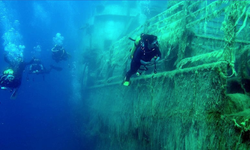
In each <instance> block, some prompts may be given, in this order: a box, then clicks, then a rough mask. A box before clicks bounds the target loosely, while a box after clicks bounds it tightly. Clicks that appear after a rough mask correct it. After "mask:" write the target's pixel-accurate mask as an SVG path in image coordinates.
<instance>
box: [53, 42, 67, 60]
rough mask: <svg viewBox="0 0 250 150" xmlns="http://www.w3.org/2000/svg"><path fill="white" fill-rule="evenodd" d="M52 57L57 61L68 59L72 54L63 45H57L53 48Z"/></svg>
mask: <svg viewBox="0 0 250 150" xmlns="http://www.w3.org/2000/svg"><path fill="white" fill-rule="evenodd" d="M51 51H52V59H54V60H55V61H56V62H57V63H58V62H60V61H63V60H67V59H68V58H69V57H70V54H69V53H68V52H66V51H65V49H64V48H63V47H62V46H59V45H55V46H54V47H53V48H52V49H51Z"/></svg>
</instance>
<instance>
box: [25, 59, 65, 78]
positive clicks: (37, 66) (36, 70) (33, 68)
mask: <svg viewBox="0 0 250 150" xmlns="http://www.w3.org/2000/svg"><path fill="white" fill-rule="evenodd" d="M52 69H54V70H57V71H61V70H62V68H60V67H55V66H53V65H50V68H49V69H46V68H45V67H44V65H43V64H42V62H41V61H40V60H39V59H35V60H34V62H33V63H32V64H30V66H29V74H49V73H50V72H51V70H52Z"/></svg>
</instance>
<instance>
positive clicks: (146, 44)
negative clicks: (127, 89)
mask: <svg viewBox="0 0 250 150" xmlns="http://www.w3.org/2000/svg"><path fill="white" fill-rule="evenodd" d="M130 39H131V38H130ZM131 40H133V39H131ZM133 41H135V43H134V46H133V48H132V49H131V58H132V61H131V64H130V70H129V71H128V72H127V74H126V76H125V78H124V81H123V85H124V86H129V85H130V77H131V76H132V75H133V74H135V73H136V74H137V75H140V74H141V73H140V72H138V70H145V71H146V70H147V67H146V66H147V65H150V64H154V65H155V68H154V73H156V62H157V61H159V59H160V58H161V52H160V50H159V45H158V41H157V36H155V35H149V34H143V33H142V34H141V36H140V37H138V38H137V39H136V40H133ZM141 66H144V68H145V69H140V67H141Z"/></svg>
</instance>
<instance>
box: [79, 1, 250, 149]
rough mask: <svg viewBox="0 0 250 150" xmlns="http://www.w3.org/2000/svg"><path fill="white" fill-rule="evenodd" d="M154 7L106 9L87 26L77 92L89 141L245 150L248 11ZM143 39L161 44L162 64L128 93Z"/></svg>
mask: <svg viewBox="0 0 250 150" xmlns="http://www.w3.org/2000/svg"><path fill="white" fill-rule="evenodd" d="M151 2H152V5H150V6H149V5H146V4H144V5H146V6H147V8H148V10H149V11H150V10H152V13H151V15H148V14H147V15H145V14H146V12H145V9H143V11H142V10H140V9H138V6H135V7H134V8H130V7H123V8H117V7H118V6H115V5H114V4H112V5H111V4H108V3H107V4H104V5H101V6H99V7H97V8H98V10H97V11H96V13H95V14H94V15H93V16H92V19H90V21H89V25H88V27H87V28H86V30H87V31H88V32H86V35H85V38H86V40H85V44H86V41H87V42H89V44H88V46H86V47H84V52H83V54H82V55H83V57H81V60H80V62H81V63H80V64H78V65H80V66H81V70H79V73H78V79H77V82H79V83H80V88H78V89H76V91H78V93H79V95H80V96H81V98H82V99H83V100H84V101H85V103H86V105H88V110H87V111H88V113H89V114H90V117H89V118H86V119H87V120H88V124H86V125H85V128H84V129H85V130H86V134H88V136H89V138H91V139H95V141H96V143H95V144H96V149H102V150H117V149H124V150H135V149H141V150H163V149H168V150H169V149H200V150H204V149H225V150H226V149H249V148H250V146H249V144H250V143H249V141H250V138H249V137H250V136H249V135H250V95H249V92H250V72H249V69H250V61H249V60H250V59H249V58H250V57H249V49H250V36H249V30H250V29H249V27H250V24H249V20H250V7H249V6H250V1H227V0H217V1H207V0H206V1H201V0H197V1H170V2H168V3H166V2H162V1H158V2H153V1H151ZM125 4H126V3H125V2H124V6H126V5H125ZM141 6H143V5H142V4H140V8H141ZM160 6H161V7H160ZM114 8H116V9H118V10H124V11H120V12H125V13H120V12H119V11H117V12H114V13H112V11H107V10H109V9H112V10H115V9H114ZM156 8H159V9H158V11H157V9H156ZM135 12H136V13H135ZM141 14H144V16H146V18H144V20H143V17H142V16H143V15H141ZM142 20H143V21H142ZM141 22H143V23H142V24H141ZM105 26H109V27H110V26H112V29H108V28H105ZM118 26H119V27H121V28H116V27H118ZM101 27H103V30H104V32H103V33H101V32H100V30H99V29H100V28H101ZM141 33H146V34H154V35H157V36H158V41H159V45H160V50H161V52H162V58H161V60H160V61H159V62H158V63H157V73H154V66H149V70H148V71H146V72H143V74H142V75H141V76H139V77H136V76H133V77H132V84H131V85H130V86H129V87H124V86H122V85H121V83H122V80H123V78H124V75H125V74H126V72H127V71H128V70H129V68H130V61H131V59H130V51H129V50H130V49H131V48H132V46H133V41H131V40H129V38H133V39H136V38H137V36H139V35H140V34H141ZM103 34H106V35H107V36H104V37H105V39H101V40H100V39H99V38H100V37H103ZM86 53H87V54H88V55H89V54H90V53H91V55H95V56H96V57H94V58H86V55H84V54H86ZM90 66H92V67H90ZM93 66H94V67H93ZM83 93H84V94H83ZM86 93H87V94H86Z"/></svg>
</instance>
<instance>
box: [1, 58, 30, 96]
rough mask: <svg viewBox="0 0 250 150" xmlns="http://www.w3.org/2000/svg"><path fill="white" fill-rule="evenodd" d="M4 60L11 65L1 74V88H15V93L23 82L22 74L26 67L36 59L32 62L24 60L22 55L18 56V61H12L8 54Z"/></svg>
mask: <svg viewBox="0 0 250 150" xmlns="http://www.w3.org/2000/svg"><path fill="white" fill-rule="evenodd" d="M4 60H5V61H6V62H7V63H9V64H10V67H9V69H7V70H5V71H4V72H3V74H2V75H0V87H1V89H8V88H9V89H10V90H11V91H13V90H14V93H13V94H15V93H16V91H17V89H18V88H19V86H20V85H21V83H22V76H23V71H24V70H25V67H26V66H27V65H29V64H31V63H33V61H34V59H32V60H31V61H30V62H24V61H23V59H22V57H20V58H17V60H16V61H11V60H9V59H8V57H7V55H5V57H4Z"/></svg>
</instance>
